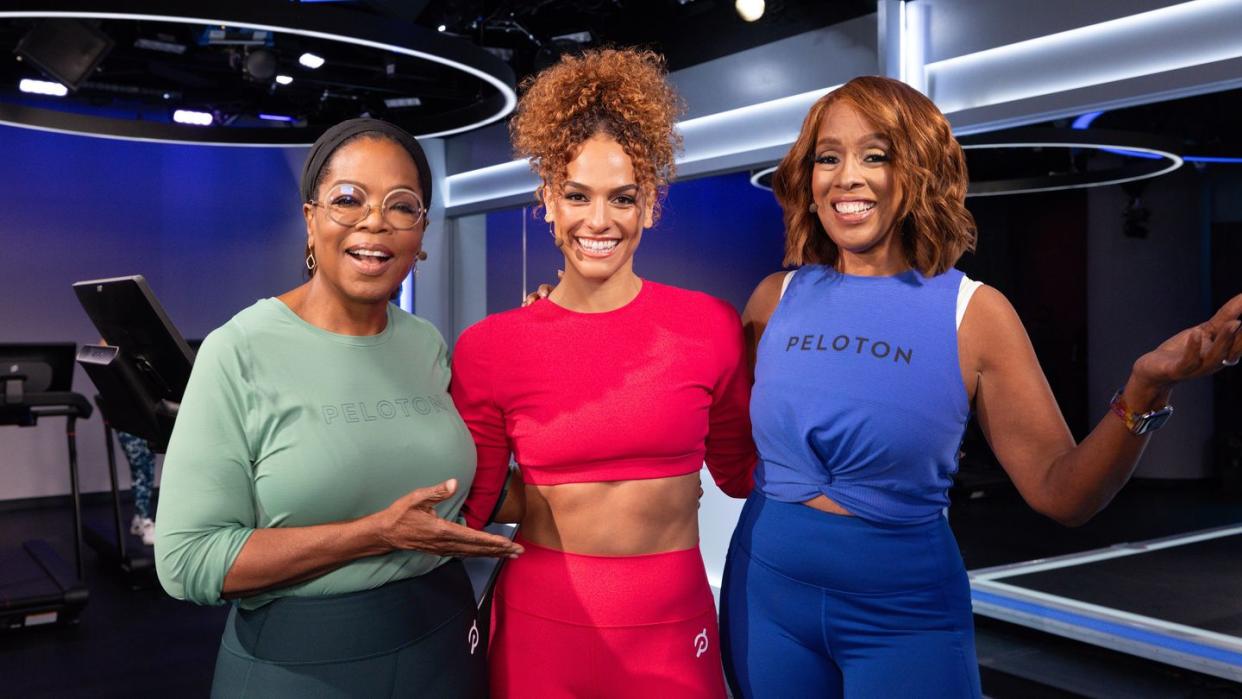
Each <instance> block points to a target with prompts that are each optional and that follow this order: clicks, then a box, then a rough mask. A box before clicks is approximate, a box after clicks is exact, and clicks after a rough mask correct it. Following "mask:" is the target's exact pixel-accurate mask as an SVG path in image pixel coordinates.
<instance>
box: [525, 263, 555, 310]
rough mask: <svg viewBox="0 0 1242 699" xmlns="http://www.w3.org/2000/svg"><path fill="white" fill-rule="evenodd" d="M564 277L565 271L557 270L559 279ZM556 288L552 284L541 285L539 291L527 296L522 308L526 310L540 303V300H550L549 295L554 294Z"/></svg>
mask: <svg viewBox="0 0 1242 699" xmlns="http://www.w3.org/2000/svg"><path fill="white" fill-rule="evenodd" d="M563 276H565V270H561V269H558V270H556V278H557V279H560V278H561V277H563ZM554 288H556V287H554V286H552V285H551V284H540V285H539V288H538V289H535V290H534V291H532V292H530V293H529V294H527V295H526V298H524V299H522V308H526V307H527V306H529V305H531V304H532V303H534V302H536V301H538V300H539V299H546V298H548V294H550V293H552V289H554Z"/></svg>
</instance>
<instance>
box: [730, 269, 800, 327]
mask: <svg viewBox="0 0 1242 699" xmlns="http://www.w3.org/2000/svg"><path fill="white" fill-rule="evenodd" d="M790 274H793V270H781V271H780V272H773V273H772V274H769V275H768V276H766V277H764V278H763V281H761V282H759V285H758V286H756V287H755V290H754V291H753V292H752V293H751V295H750V300H749V301H747V302H746V308H745V309H744V310H743V311H742V324H743V325H745V324H748V323H760V324H763V325H767V322H768V319H769V318H771V317H772V313H773V312H775V311H776V305H777V304H779V303H780V301H781V287H782V286H783V285H784V283H785V277H786V276H788V275H790Z"/></svg>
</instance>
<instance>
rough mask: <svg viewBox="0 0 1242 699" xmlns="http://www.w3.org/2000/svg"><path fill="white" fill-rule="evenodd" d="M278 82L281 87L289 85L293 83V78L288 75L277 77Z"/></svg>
mask: <svg viewBox="0 0 1242 699" xmlns="http://www.w3.org/2000/svg"><path fill="white" fill-rule="evenodd" d="M276 82H277V83H279V84H281V85H288V84H290V83H292V82H293V78H291V77H290V76H288V75H277V76H276Z"/></svg>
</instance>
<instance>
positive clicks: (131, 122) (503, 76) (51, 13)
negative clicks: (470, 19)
mask: <svg viewBox="0 0 1242 699" xmlns="http://www.w3.org/2000/svg"><path fill="white" fill-rule="evenodd" d="M40 4H41V5H45V6H53V7H54V6H62V7H64V8H65V9H38V10H30V9H26V10H9V9H0V19H10V18H76V19H82V20H126V21H134V22H169V23H173V24H181V25H191V26H192V27H195V29H194V30H192V31H197V27H202V26H206V27H208V28H211V27H231V28H239V27H244V28H248V29H251V30H257V31H260V32H270V33H275V34H277V35H282V34H289V35H293V36H298V37H308V38H311V39H318V40H324V41H332V42H339V43H343V44H349V45H351V46H361V47H366V48H369V49H374V50H377V51H381V52H386V53H390V54H395V55H396V56H408V57H411V58H414V59H417V60H420V61H427V62H430V63H434V64H438V65H440V66H443V67H444V68H446V69H448V70H450V71H454V72H456V73H459V74H460V73H464V74H465V76H468V77H469V78H473V79H475V80H478V81H479V82H480V83H482V84H483V85H482V87H484V88H485V89H484V90H483V91H482V93H481V94H480V96H479V97H477V98H476V99H475V101H474V102H473V103H472V104H470V105H468V106H465V107H461V108H458V109H455V110H452V111H444V112H442V113H433V114H429V115H427V117H426V118H425V119H424V122H425V125H411V126H410V127H407V128H409V129H410V130H411V132H412V133H414V134H415V135H416V136H418V137H419V138H438V137H443V136H449V135H452V134H457V133H462V132H465V131H471V130H474V129H477V128H480V127H482V126H486V125H488V124H491V123H494V122H496V121H499V120H501V119H503V118H504V117H506V116H507V115H509V114H510V113H511V112H512V111H513V108H514V107H515V106H516V105H517V91H516V89H515V86H514V82H515V81H514V75H513V70H512V68H510V67H509V66H508V65H506V64H504V63H503V62H502V61H500V60H499V59H497V58H496V57H494V56H492V55H489V54H488V53H487V52H486V51H484V50H483V49H481V48H479V47H475V46H474V45H472V44H470V43H469V42H460V41H456V40H453V39H450V38H448V37H446V36H443V35H441V34H439V33H438V32H436V31H434V30H433V29H430V28H426V29H424V28H421V27H418V26H416V25H413V24H402V23H393V22H391V21H382V20H377V19H374V18H371V17H367V16H364V15H360V14H358V13H345V12H341V11H335V10H331V8H329V11H325V12H324V13H318V12H316V13H302V12H298V11H297V10H296V7H293V6H292V5H290V6H289V7H287V8H281V7H280V5H276V6H272V7H273V8H277V9H270V8H269V10H262V11H260V10H259V9H256V8H253V7H251V6H250V5H252V4H253V3H252V4H250V5H248V4H243V3H226V6H227V8H226V9H223V10H221V14H222V15H223V14H225V13H227V17H222V16H215V17H212V16H202V15H191V14H175V13H172V12H169V11H168V9H167V8H168V5H169V3H167V2H166V0H128V1H127V3H126V6H127V8H128V9H127V10H126V11H110V12H101V11H95V10H83V9H80V6H81V3H78V2H72V1H70V2H62V1H61V0H47V1H46V2H41V3H40ZM461 77H462V76H460V75H458V76H457V79H459V80H460V79H461ZM486 88H490V90H489V89H486ZM493 91H494V92H493ZM0 124H3V125H9V126H18V127H23V128H33V129H38V130H42V131H50V132H55V133H69V134H75V135H82V136H94V137H99V138H118V139H125V140H135V141H153V142H160V143H186V144H191V145H217V146H241V147H273V146H275V147H285V146H301V145H310V143H311V142H313V141H314V140H315V138H316V137H317V136H318V135H319V133H321V131H322V129H321V128H320V127H317V126H309V125H308V126H307V127H303V128H299V129H266V128H246V127H236V128H229V129H212V130H210V131H208V130H205V129H204V130H199V129H184V128H181V127H179V126H177V125H174V124H160V123H158V122H155V121H141V120H136V119H114V118H103V117H98V116H91V115H87V114H80V113H76V112H66V111H59V110H52V109H43V108H33V107H29V106H20V107H15V106H11V105H6V104H4V103H0Z"/></svg>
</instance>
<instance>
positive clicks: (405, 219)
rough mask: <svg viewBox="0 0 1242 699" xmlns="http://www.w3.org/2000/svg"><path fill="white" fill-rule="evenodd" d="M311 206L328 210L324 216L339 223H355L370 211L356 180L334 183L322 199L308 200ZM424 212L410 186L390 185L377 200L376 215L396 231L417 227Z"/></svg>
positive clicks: (421, 204)
mask: <svg viewBox="0 0 1242 699" xmlns="http://www.w3.org/2000/svg"><path fill="white" fill-rule="evenodd" d="M308 203H309V204H310V205H311V206H322V207H323V208H325V209H327V210H328V218H330V219H332V220H333V221H334V222H336V223H339V224H340V225H342V226H356V225H358V224H359V223H362V222H363V221H364V220H366V218H367V217H368V216H370V215H371V209H372V206H371V205H370V204H368V203H367V192H366V190H365V189H363V188H362V187H359V186H358V185H356V184H338V185H336V186H335V187H333V188H332V189H329V190H328V196H326V197H324V200H323V201H315V200H313V199H312V200H311V201H310V202H308ZM426 214H427V209H426V207H424V206H423V200H422V199H420V198H419V196H418V194H417V193H415V192H414V191H413V190H410V189H404V188H402V189H394V190H392V191H391V192H389V193H388V195H387V196H385V197H384V201H383V202H382V203H381V204H380V218H382V219H384V220H385V221H387V222H388V225H390V226H392V227H393V228H395V229H396V230H399V231H407V230H410V229H411V228H417V227H418V224H419V223H420V222H422V220H423V216H425V215H426Z"/></svg>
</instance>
